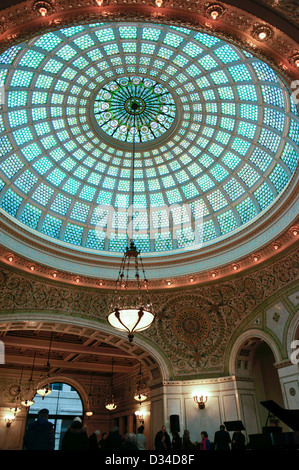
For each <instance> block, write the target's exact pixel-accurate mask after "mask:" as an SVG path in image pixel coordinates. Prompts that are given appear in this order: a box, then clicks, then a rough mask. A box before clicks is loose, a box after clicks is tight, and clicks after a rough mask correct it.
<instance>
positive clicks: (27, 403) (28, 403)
mask: <svg viewBox="0 0 299 470" xmlns="http://www.w3.org/2000/svg"><path fill="white" fill-rule="evenodd" d="M35 358H36V349H35V351H34V357H33V362H32V368H31V376H30V379H29V381H28V382H29V383H28V387H27V389H26V390H25V391H26V392H27V393H28V394H29V393H30V390H31V384H32V382H33V371H34V365H35ZM33 404H34V400H30V399H28V398H25V399H23V400H22V401H21V405H23V406H25V407H26V408H29V407H30V406H32V405H33Z"/></svg>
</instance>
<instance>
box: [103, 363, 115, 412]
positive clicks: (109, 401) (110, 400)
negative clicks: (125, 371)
mask: <svg viewBox="0 0 299 470" xmlns="http://www.w3.org/2000/svg"><path fill="white" fill-rule="evenodd" d="M105 408H106V409H107V410H109V411H114V410H116V408H117V404H116V403H115V398H114V394H113V358H112V371H111V382H110V393H109V396H108V397H107V398H106V401H105Z"/></svg>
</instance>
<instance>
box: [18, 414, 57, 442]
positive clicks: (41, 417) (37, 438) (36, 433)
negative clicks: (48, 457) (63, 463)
mask: <svg viewBox="0 0 299 470" xmlns="http://www.w3.org/2000/svg"><path fill="white" fill-rule="evenodd" d="M48 418H49V410H47V409H46V408H43V409H42V410H40V411H39V412H38V418H37V420H35V421H34V422H33V423H31V424H30V425H29V426H28V428H27V430H26V432H25V436H24V447H25V449H26V450H54V445H55V439H54V427H53V424H52V423H49V421H48Z"/></svg>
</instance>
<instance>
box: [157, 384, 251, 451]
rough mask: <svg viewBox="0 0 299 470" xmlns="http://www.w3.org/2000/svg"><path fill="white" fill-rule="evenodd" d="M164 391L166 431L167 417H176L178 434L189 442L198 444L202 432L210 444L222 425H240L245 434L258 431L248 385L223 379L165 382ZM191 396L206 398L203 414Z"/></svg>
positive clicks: (168, 420)
mask: <svg viewBox="0 0 299 470" xmlns="http://www.w3.org/2000/svg"><path fill="white" fill-rule="evenodd" d="M164 389H165V394H166V416H167V427H168V429H169V430H170V415H172V414H178V415H179V417H180V434H181V435H182V434H183V431H184V429H188V430H189V431H190V437H191V440H192V441H193V442H196V441H200V440H201V431H206V432H207V433H208V436H209V439H210V440H211V441H212V442H213V441H214V434H215V432H216V431H218V430H219V426H220V424H222V423H223V422H225V421H235V420H241V421H243V423H244V425H245V427H246V432H245V434H251V433H257V432H258V431H259V421H258V417H257V412H256V399H255V392H254V384H253V382H252V381H248V380H246V381H245V380H244V381H237V380H236V378H235V377H225V378H219V379H211V380H210V381H209V380H193V381H190V382H182V383H180V382H167V383H165V385H164ZM194 392H204V393H206V394H207V395H208V400H207V403H206V406H205V409H204V410H200V409H199V408H198V406H197V404H196V403H195V402H194V400H193V397H192V395H193V393H194ZM153 418H154V417H153Z"/></svg>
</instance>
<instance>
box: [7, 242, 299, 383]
mask: <svg viewBox="0 0 299 470" xmlns="http://www.w3.org/2000/svg"><path fill="white" fill-rule="evenodd" d="M298 256H299V253H298V250H297V251H293V252H290V253H289V254H288V255H287V256H285V257H281V258H280V259H278V260H277V261H276V262H275V263H272V264H270V265H269V266H264V267H262V266H260V267H259V268H256V269H255V270H251V271H249V272H248V273H247V274H243V275H235V276H234V277H231V278H230V279H227V280H226V281H223V280H222V281H214V282H213V283H209V284H206V285H202V286H199V287H193V286H192V287H189V288H185V289H184V290H181V289H174V290H172V291H167V289H166V290H165V289H164V290H163V291H160V292H158V291H157V292H154V293H153V294H152V298H151V300H152V303H153V306H154V309H155V311H156V312H157V319H156V321H155V322H154V324H153V325H152V326H151V328H149V329H148V330H146V331H144V332H142V333H141V334H139V335H137V334H136V335H135V338H134V343H133V344H131V343H128V341H127V337H126V335H125V334H123V335H121V336H122V338H123V343H121V341H120V340H119V339H118V340H117V338H116V340H117V341H120V343H119V344H120V347H121V348H122V347H126V348H127V352H132V353H133V354H134V348H136V347H137V352H138V349H139V350H142V349H141V348H139V347H138V346H141V345H142V346H141V347H142V348H145V350H147V351H150V350H152V351H155V353H154V352H153V354H152V355H153V357H154V358H155V359H156V361H157V363H158V364H159V365H160V366H161V364H162V362H161V357H163V364H164V365H165V367H166V365H167V370H166V369H164V371H163V374H164V378H170V377H171V378H184V377H185V378H188V377H192V376H193V377H208V376H218V377H220V376H226V375H228V374H229V371H228V363H229V359H230V353H231V348H232V346H233V344H234V341H235V339H236V338H237V337H238V335H239V334H240V332H242V331H244V330H246V328H248V327H249V328H250V327H251V328H253V327H254V328H255V329H256V331H257V332H258V331H259V330H261V331H268V333H269V334H270V336H271V335H272V337H273V334H272V333H271V331H270V329H269V328H268V329H267V328H266V326H267V325H266V321H265V315H264V312H265V310H266V308H265V306H266V305H272V304H273V305H275V302H278V300H279V301H280V302H283V304H284V305H286V306H287V308H288V311H289V313H288V317H289V318H287V317H286V319H285V320H283V322H284V323H283V325H282V326H281V328H282V334H283V337H284V336H285V335H286V334H287V332H286V329H287V328H288V326H289V323H290V321H291V319H292V318H293V317H295V315H296V311H297V309H298V304H297V301H296V300H295V299H293V304H292V302H291V303H290V300H289V298H288V296H289V295H291V294H292V293H294V292H296V283H297V282H298V267H299V263H298ZM297 290H298V288H297ZM0 294H1V295H0V299H1V302H0V312H1V318H2V323H3V324H4V327H5V322H17V324H16V325H15V326H14V328H17V327H18V325H19V327H20V325H23V326H22V327H25V328H27V329H30V325H29V323H28V312H30V320H31V321H33V322H38V321H41V318H42V317H43V318H45V319H47V322H49V324H48V326H46V325H44V328H48V329H50V330H51V328H52V327H51V324H52V323H54V322H55V319H56V321H57V322H58V323H57V328H60V326H59V323H61V324H62V325H65V324H74V325H76V323H77V324H80V322H81V323H82V326H83V327H84V326H85V327H86V326H87V325H88V327H89V329H93V328H94V329H100V330H101V333H95V337H96V336H97V335H100V336H101V337H102V338H103V341H104V342H109V335H111V330H112V328H111V327H109V326H108V325H107V321H106V316H107V314H108V312H109V309H110V304H111V299H112V296H113V293H110V294H108V293H107V292H103V293H101V292H100V291H99V290H97V289H91V288H89V289H88V288H80V287H71V286H69V287H68V286H65V285H61V284H57V283H56V282H55V281H52V282H45V281H40V280H37V279H36V278H34V277H33V278H31V279H30V278H29V277H28V276H26V277H24V276H22V275H20V274H17V273H14V272H12V271H7V270H6V269H2V271H1V278H0ZM297 297H298V294H297ZM132 299H134V295H133V294H132ZM296 306H297V307H296ZM12 312H13V313H12ZM286 320H287V321H286ZM254 322H255V323H254ZM84 323H85V325H84ZM82 326H81V328H82ZM31 328H32V326H31ZM62 328H65V327H63V326H62ZM74 328H77V329H78V328H79V327H76V326H74ZM81 328H79V329H81ZM71 331H72V328H71V327H70V332H71ZM83 336H84V335H83ZM104 338H105V339H104ZM274 338H275V336H274ZM140 341H141V342H140ZM274 341H276V344H277V348H278V350H280V353H279V354H280V355H281V356H280V360H283V359H286V358H287V354H288V351H287V350H286V347H283V346H282V345H281V343H279V339H276V340H274ZM122 344H123V346H122ZM99 352H100V351H99ZM159 358H160V360H159ZM143 359H144V358H143ZM62 365H63V364H62ZM152 366H153V368H157V365H155V366H154V364H153V363H152Z"/></svg>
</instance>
